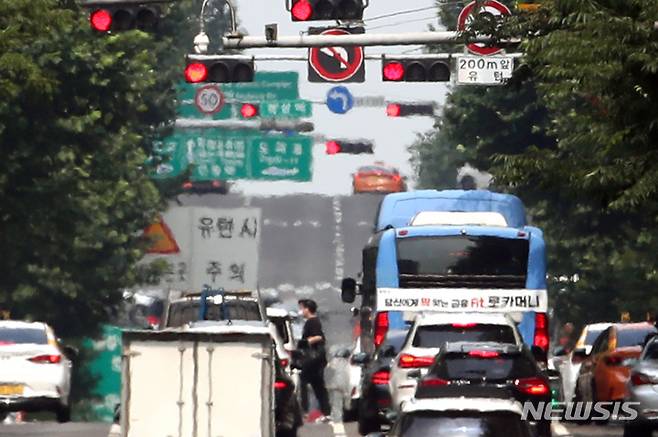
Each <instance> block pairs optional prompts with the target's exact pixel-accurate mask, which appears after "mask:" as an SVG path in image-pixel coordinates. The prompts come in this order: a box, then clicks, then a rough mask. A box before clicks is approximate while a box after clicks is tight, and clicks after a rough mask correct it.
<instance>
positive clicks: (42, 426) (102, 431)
mask: <svg viewBox="0 0 658 437" xmlns="http://www.w3.org/2000/svg"><path fill="white" fill-rule="evenodd" d="M108 429H109V427H108V425H105V424H82V423H70V424H66V425H59V424H57V423H49V422H46V423H39V424H33V423H27V424H20V425H4V426H3V425H0V436H2V437H19V436H20V437H107V433H108ZM622 434H623V432H622V429H621V428H620V427H618V426H612V425H611V426H577V425H575V426H571V427H569V429H568V430H567V429H558V428H556V429H554V436H555V437H621V436H622ZM299 437H358V433H357V432H356V427H355V425H354V424H351V423H350V424H345V425H343V424H333V425H307V426H305V427H304V428H302V429H301V431H300V433H299Z"/></svg>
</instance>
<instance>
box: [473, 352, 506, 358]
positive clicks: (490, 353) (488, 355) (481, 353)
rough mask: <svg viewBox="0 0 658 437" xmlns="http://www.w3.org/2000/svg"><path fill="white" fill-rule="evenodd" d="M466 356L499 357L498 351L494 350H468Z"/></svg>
mask: <svg viewBox="0 0 658 437" xmlns="http://www.w3.org/2000/svg"><path fill="white" fill-rule="evenodd" d="M468 356H469V357H475V358H498V357H500V353H498V352H496V351H470V352H469V353H468Z"/></svg>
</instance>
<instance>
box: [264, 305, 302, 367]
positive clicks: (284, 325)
mask: <svg viewBox="0 0 658 437" xmlns="http://www.w3.org/2000/svg"><path fill="white" fill-rule="evenodd" d="M266 312H267V320H268V321H269V326H270V332H271V334H272V338H273V339H274V344H275V347H276V354H277V357H279V362H280V363H281V367H283V368H284V370H285V371H286V373H288V374H289V375H292V368H291V364H292V362H291V358H292V357H291V356H290V352H291V351H293V350H294V349H295V347H296V344H295V338H294V337H293V330H292V321H291V317H290V314H289V313H288V311H286V310H284V309H281V308H273V307H268V308H267V309H266Z"/></svg>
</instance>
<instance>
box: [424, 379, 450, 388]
mask: <svg viewBox="0 0 658 437" xmlns="http://www.w3.org/2000/svg"><path fill="white" fill-rule="evenodd" d="M448 384H450V382H449V381H446V380H445V379H441V378H426V379H423V380H421V381H420V386H421V387H438V386H441V385H448Z"/></svg>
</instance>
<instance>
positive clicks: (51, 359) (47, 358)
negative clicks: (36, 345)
mask: <svg viewBox="0 0 658 437" xmlns="http://www.w3.org/2000/svg"><path fill="white" fill-rule="evenodd" d="M30 361H32V362H33V363H38V364H58V363H60V362H61V361H62V356H61V355H38V356H36V357H32V358H30Z"/></svg>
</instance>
